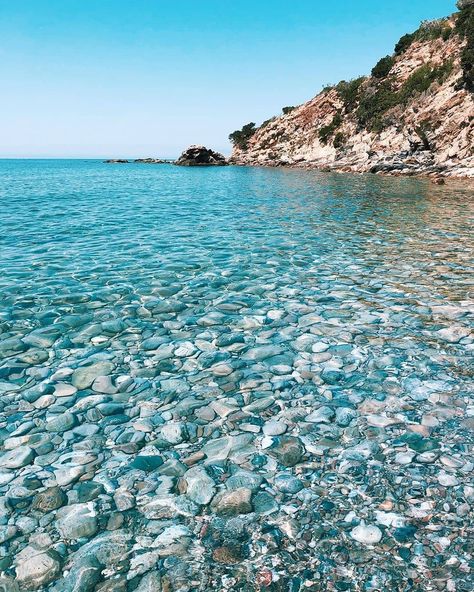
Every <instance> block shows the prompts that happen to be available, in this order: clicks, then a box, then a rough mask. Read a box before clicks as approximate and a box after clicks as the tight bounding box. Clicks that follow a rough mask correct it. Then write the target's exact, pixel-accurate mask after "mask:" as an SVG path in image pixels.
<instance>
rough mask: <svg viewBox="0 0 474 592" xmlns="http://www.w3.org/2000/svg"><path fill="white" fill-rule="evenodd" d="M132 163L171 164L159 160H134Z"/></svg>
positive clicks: (169, 161) (170, 161)
mask: <svg viewBox="0 0 474 592" xmlns="http://www.w3.org/2000/svg"><path fill="white" fill-rule="evenodd" d="M133 162H136V163H139V164H171V163H172V162H173V161H172V160H162V159H161V158H136V159H135V160H134V161H133Z"/></svg>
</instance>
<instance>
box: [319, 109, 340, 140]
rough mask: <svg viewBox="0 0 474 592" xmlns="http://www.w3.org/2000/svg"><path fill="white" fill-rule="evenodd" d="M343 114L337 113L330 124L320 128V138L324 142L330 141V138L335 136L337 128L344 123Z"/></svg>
mask: <svg viewBox="0 0 474 592" xmlns="http://www.w3.org/2000/svg"><path fill="white" fill-rule="evenodd" d="M342 121H343V119H342V115H341V113H339V112H338V113H336V115H335V116H334V117H333V120H332V121H331V123H329V124H328V125H325V126H324V127H322V128H321V129H320V130H319V140H320V141H321V143H322V144H324V145H326V144H328V143H329V140H330V139H331V138H332V137H333V136H334V134H335V133H336V130H337V129H338V128H339V126H340V125H341V124H342Z"/></svg>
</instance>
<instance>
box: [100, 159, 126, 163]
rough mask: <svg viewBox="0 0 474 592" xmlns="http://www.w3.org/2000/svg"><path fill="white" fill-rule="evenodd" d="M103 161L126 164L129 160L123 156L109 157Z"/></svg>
mask: <svg viewBox="0 0 474 592" xmlns="http://www.w3.org/2000/svg"><path fill="white" fill-rule="evenodd" d="M104 162H105V164H128V163H129V162H130V161H129V160H125V159H123V158H110V159H109V160H104Z"/></svg>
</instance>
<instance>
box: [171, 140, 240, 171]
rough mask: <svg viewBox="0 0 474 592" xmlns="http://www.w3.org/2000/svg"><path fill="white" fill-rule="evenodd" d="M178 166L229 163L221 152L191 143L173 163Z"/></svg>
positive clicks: (221, 164)
mask: <svg viewBox="0 0 474 592" xmlns="http://www.w3.org/2000/svg"><path fill="white" fill-rule="evenodd" d="M174 164H176V165H178V166H226V165H227V164H229V163H228V162H227V160H226V158H225V156H223V155H222V154H220V153H219V152H214V151H213V150H210V149H209V148H206V147H205V146H198V145H193V146H190V147H189V148H188V149H187V150H185V151H184V152H183V153H182V154H181V156H180V157H179V158H178V160H177V161H176V162H175V163H174Z"/></svg>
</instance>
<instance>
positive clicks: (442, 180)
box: [433, 177, 446, 185]
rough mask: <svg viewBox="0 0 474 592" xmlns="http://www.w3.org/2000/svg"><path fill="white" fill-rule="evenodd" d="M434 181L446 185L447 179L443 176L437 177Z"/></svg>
mask: <svg viewBox="0 0 474 592" xmlns="http://www.w3.org/2000/svg"><path fill="white" fill-rule="evenodd" d="M433 183H434V184H435V185H446V181H445V180H444V179H443V177H435V178H434V179H433Z"/></svg>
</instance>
